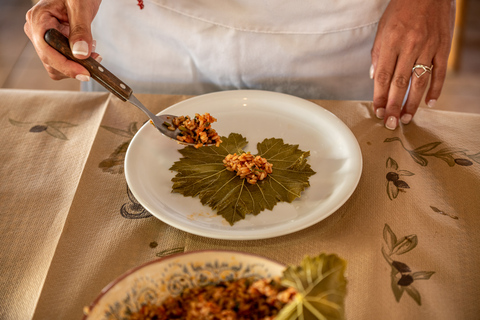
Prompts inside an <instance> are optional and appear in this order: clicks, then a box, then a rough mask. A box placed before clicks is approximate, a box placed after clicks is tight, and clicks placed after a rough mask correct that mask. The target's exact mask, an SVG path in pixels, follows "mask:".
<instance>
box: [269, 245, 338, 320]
mask: <svg viewBox="0 0 480 320" xmlns="http://www.w3.org/2000/svg"><path fill="white" fill-rule="evenodd" d="M345 269H346V262H345V260H343V259H341V258H339V257H338V256H337V255H334V254H331V255H326V254H321V255H319V256H317V257H314V258H310V257H306V258H304V259H303V261H302V263H301V264H300V266H296V267H293V266H289V267H288V268H287V269H286V270H285V271H284V272H283V276H282V279H281V283H282V285H284V286H288V287H293V288H295V289H296V290H297V292H298V293H299V294H298V295H297V296H296V298H295V300H294V301H292V302H290V303H289V304H287V305H286V306H285V307H284V308H282V310H281V311H280V312H279V314H278V315H277V316H276V317H275V319H277V320H286V319H289V320H293V319H329V320H335V319H344V316H345V308H344V307H345V296H346V288H347V281H346V279H345V275H344V274H345Z"/></svg>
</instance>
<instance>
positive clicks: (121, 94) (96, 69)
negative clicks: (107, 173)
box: [45, 29, 194, 145]
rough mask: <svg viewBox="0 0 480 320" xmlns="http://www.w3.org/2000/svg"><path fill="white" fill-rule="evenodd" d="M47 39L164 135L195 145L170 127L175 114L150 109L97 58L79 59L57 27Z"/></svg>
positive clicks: (46, 34)
mask: <svg viewBox="0 0 480 320" xmlns="http://www.w3.org/2000/svg"><path fill="white" fill-rule="evenodd" d="M45 41H46V42H47V43H48V44H49V45H50V46H51V47H53V48H54V49H55V50H57V51H58V52H60V53H61V54H63V55H64V56H65V57H66V58H68V59H70V60H73V61H75V62H77V63H79V64H81V65H82V66H83V67H85V68H86V69H87V70H88V71H89V72H90V75H91V76H92V78H93V79H95V80H96V81H97V82H98V83H100V84H101V85H102V86H103V87H105V89H107V90H108V91H110V92H111V93H113V94H114V95H115V96H117V97H118V98H120V100H122V101H128V102H130V103H131V104H133V105H134V106H136V107H137V108H139V109H140V110H142V111H143V112H145V114H146V115H147V116H148V117H149V118H150V120H151V121H150V123H152V124H153V125H154V126H155V127H156V128H157V129H158V131H160V132H161V133H162V134H163V135H164V136H166V137H168V138H170V139H173V140H175V141H177V142H178V143H181V144H184V145H194V143H186V142H183V141H182V142H180V141H179V140H177V136H178V135H179V134H180V132H181V131H180V129H178V128H176V129H175V130H170V129H168V126H167V125H166V123H170V124H171V123H172V120H173V118H175V117H176V116H174V115H159V116H156V115H155V114H153V113H152V112H150V110H148V109H147V108H146V107H145V106H144V105H143V104H142V103H141V102H140V101H139V100H138V99H137V98H136V97H135V96H134V95H133V90H132V89H131V88H130V87H129V86H127V85H126V84H125V83H124V82H123V81H121V80H120V79H119V78H117V77H116V76H115V75H114V74H113V73H111V72H110V71H108V70H107V69H106V68H105V67H104V66H102V65H101V64H100V63H98V62H97V61H96V60H95V59H93V58H91V57H89V58H87V59H77V58H75V57H74V56H73V53H72V50H71V49H70V44H69V42H68V39H67V37H65V36H64V35H63V34H62V33H61V32H60V31H58V30H56V29H50V30H48V31H47V32H46V33H45Z"/></svg>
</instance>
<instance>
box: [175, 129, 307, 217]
mask: <svg viewBox="0 0 480 320" xmlns="http://www.w3.org/2000/svg"><path fill="white" fill-rule="evenodd" d="M221 139H222V141H223V142H222V143H221V144H220V146H219V147H214V146H208V147H201V148H198V149H195V148H194V147H191V146H188V147H185V148H183V149H181V150H179V151H180V153H181V154H182V156H183V157H182V158H181V159H180V160H179V161H176V162H175V163H174V164H173V166H172V167H171V168H170V170H174V171H177V174H176V175H175V177H174V178H173V179H172V181H173V186H172V191H173V192H176V193H180V194H183V195H184V196H186V197H197V196H198V197H199V199H200V201H201V202H202V204H203V205H208V206H210V207H211V208H212V209H214V210H216V211H217V214H219V215H221V216H223V217H224V218H225V220H227V221H228V222H229V223H230V225H233V224H234V223H235V222H237V221H239V220H242V219H245V216H246V215H247V214H253V215H257V214H259V213H260V212H261V211H263V210H265V209H269V210H272V209H273V207H274V206H275V205H276V204H277V203H278V202H280V201H286V202H292V201H293V200H295V199H296V198H299V197H300V195H301V193H302V191H303V190H305V188H306V187H308V186H309V185H310V184H309V182H308V179H309V177H310V176H311V175H313V174H315V172H314V171H313V170H312V169H311V168H310V165H309V164H308V163H307V157H308V156H309V155H310V153H309V152H308V151H307V152H304V151H302V150H299V149H298V145H291V144H285V143H284V142H283V140H282V139H276V138H270V139H265V140H263V142H261V143H258V144H257V151H258V154H257V155H260V156H261V157H263V158H266V159H267V161H268V162H270V163H271V164H273V172H272V173H271V174H269V175H268V176H267V178H266V179H265V180H263V181H259V182H257V183H256V184H254V185H252V184H249V183H247V182H246V180H245V179H241V178H239V177H238V176H236V174H235V172H231V171H228V170H227V169H226V168H225V166H224V165H223V159H224V158H225V157H226V156H227V155H228V154H234V153H237V154H242V153H243V152H245V151H244V150H243V148H244V147H245V146H246V145H247V143H248V142H247V139H246V138H245V137H243V136H242V135H240V134H238V133H231V134H230V135H229V136H228V138H226V137H221Z"/></svg>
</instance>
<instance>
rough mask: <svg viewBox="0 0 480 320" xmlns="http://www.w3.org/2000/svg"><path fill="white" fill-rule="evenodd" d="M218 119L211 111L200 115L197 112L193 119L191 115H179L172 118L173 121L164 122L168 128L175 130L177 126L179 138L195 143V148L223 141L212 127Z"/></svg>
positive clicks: (182, 140) (216, 144) (179, 139)
mask: <svg viewBox="0 0 480 320" xmlns="http://www.w3.org/2000/svg"><path fill="white" fill-rule="evenodd" d="M215 121H217V119H215V118H214V117H212V116H211V115H210V114H209V113H205V114H203V115H200V114H198V113H196V114H195V117H194V118H193V119H191V118H190V116H179V117H175V118H173V119H172V122H171V123H169V122H164V125H165V126H166V127H167V128H168V130H171V131H175V130H176V129H177V128H178V129H179V130H180V134H179V135H178V136H177V140H178V141H181V142H186V143H193V144H195V148H199V147H201V146H204V145H208V144H215V146H217V147H218V146H219V145H220V143H222V140H221V139H220V136H219V135H218V133H217V132H216V131H215V129H212V123H213V122H215Z"/></svg>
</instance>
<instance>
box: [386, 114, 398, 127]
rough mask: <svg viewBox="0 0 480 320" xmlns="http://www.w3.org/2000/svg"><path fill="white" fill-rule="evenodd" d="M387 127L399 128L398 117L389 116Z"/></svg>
mask: <svg viewBox="0 0 480 320" xmlns="http://www.w3.org/2000/svg"><path fill="white" fill-rule="evenodd" d="M385 128H387V129H388V130H395V129H396V128H397V118H395V117H394V116H390V117H388V119H387V122H385Z"/></svg>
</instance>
